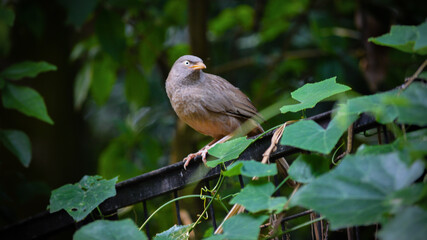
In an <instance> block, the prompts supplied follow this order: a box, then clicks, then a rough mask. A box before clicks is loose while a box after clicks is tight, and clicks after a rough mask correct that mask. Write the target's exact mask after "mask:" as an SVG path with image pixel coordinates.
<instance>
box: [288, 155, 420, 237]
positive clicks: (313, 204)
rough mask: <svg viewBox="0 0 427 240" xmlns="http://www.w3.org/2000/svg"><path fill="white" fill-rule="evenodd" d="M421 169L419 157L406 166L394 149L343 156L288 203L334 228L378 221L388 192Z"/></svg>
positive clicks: (387, 206) (386, 209)
mask: <svg viewBox="0 0 427 240" xmlns="http://www.w3.org/2000/svg"><path fill="white" fill-rule="evenodd" d="M423 171H424V166H423V164H422V162H421V161H417V162H415V163H414V164H412V165H411V166H407V165H406V164H405V163H404V162H403V161H402V160H400V159H399V156H398V154H397V153H391V154H384V155H371V156H358V155H350V156H346V157H345V158H344V159H343V160H342V162H341V164H340V165H339V166H338V167H337V168H335V169H334V170H332V171H330V172H329V173H327V174H324V175H322V176H320V177H318V178H316V179H315V180H313V181H312V182H311V183H309V184H307V185H305V186H303V187H302V188H301V189H300V190H299V191H298V192H297V193H296V194H295V195H294V197H293V198H292V199H291V206H296V205H299V206H303V207H306V208H312V209H314V210H315V211H317V212H319V213H320V214H322V215H324V216H325V217H326V218H328V219H329V220H330V222H331V228H332V229H334V230H335V229H338V228H343V227H347V226H355V225H369V224H373V223H377V222H381V221H384V220H385V218H384V217H385V216H386V213H388V212H390V211H391V210H392V208H393V205H391V204H388V203H390V198H389V196H390V195H391V194H393V193H394V192H396V191H398V190H401V189H403V188H405V187H407V186H409V185H410V184H411V183H412V182H413V181H415V180H416V179H417V178H418V177H419V176H421V174H422V173H423Z"/></svg>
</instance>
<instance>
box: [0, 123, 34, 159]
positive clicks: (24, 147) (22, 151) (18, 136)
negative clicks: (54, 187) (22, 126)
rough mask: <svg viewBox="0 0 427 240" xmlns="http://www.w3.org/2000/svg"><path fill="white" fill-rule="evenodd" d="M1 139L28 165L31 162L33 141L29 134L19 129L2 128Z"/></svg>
mask: <svg viewBox="0 0 427 240" xmlns="http://www.w3.org/2000/svg"><path fill="white" fill-rule="evenodd" d="M0 141H1V142H3V145H4V146H5V147H6V148H7V149H9V151H11V152H12V153H13V154H14V155H15V156H16V157H17V158H18V159H19V161H20V162H21V163H22V165H24V167H28V166H29V165H30V162H31V142H30V139H29V138H28V136H27V134H25V133H24V132H22V131H19V130H1V129H0Z"/></svg>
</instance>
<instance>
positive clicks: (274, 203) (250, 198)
mask: <svg viewBox="0 0 427 240" xmlns="http://www.w3.org/2000/svg"><path fill="white" fill-rule="evenodd" d="M274 189H275V187H274V185H273V184H272V183H271V182H251V183H250V184H248V185H246V186H245V188H243V189H242V191H240V193H239V194H237V196H235V197H234V198H233V199H231V201H230V204H236V203H237V204H240V205H242V206H244V207H245V208H246V209H247V210H249V211H250V212H253V213H256V212H259V211H263V210H267V211H269V212H281V211H282V210H283V207H284V206H285V204H286V202H287V201H288V199H287V198H285V197H271V195H272V194H273V192H274Z"/></svg>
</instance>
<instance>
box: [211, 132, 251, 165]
mask: <svg viewBox="0 0 427 240" xmlns="http://www.w3.org/2000/svg"><path fill="white" fill-rule="evenodd" d="M253 141H255V139H247V138H246V137H239V138H236V139H232V140H230V141H227V142H225V143H219V144H217V145H215V146H214V147H213V148H211V149H209V151H208V153H209V154H210V155H212V156H214V157H217V158H219V159H217V160H213V161H208V162H207V164H206V165H207V166H208V167H216V166H217V165H218V164H221V163H223V162H226V161H229V160H232V159H236V158H238V157H239V155H240V154H241V153H242V152H243V151H244V150H245V149H246V148H247V147H248V146H249V145H250V144H251V143H252V142H253Z"/></svg>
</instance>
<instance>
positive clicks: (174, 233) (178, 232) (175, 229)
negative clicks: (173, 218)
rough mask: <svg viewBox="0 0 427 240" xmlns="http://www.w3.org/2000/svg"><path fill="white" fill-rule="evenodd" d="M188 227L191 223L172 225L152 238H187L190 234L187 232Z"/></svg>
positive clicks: (160, 239) (185, 239)
mask: <svg viewBox="0 0 427 240" xmlns="http://www.w3.org/2000/svg"><path fill="white" fill-rule="evenodd" d="M190 228H191V224H190V225H181V226H178V225H173V226H172V227H171V228H169V229H168V230H166V231H164V232H161V233H159V234H157V235H156V236H155V237H154V240H169V239H174V240H187V239H188V237H189V236H190V234H189V233H188V230H189V229H190Z"/></svg>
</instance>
